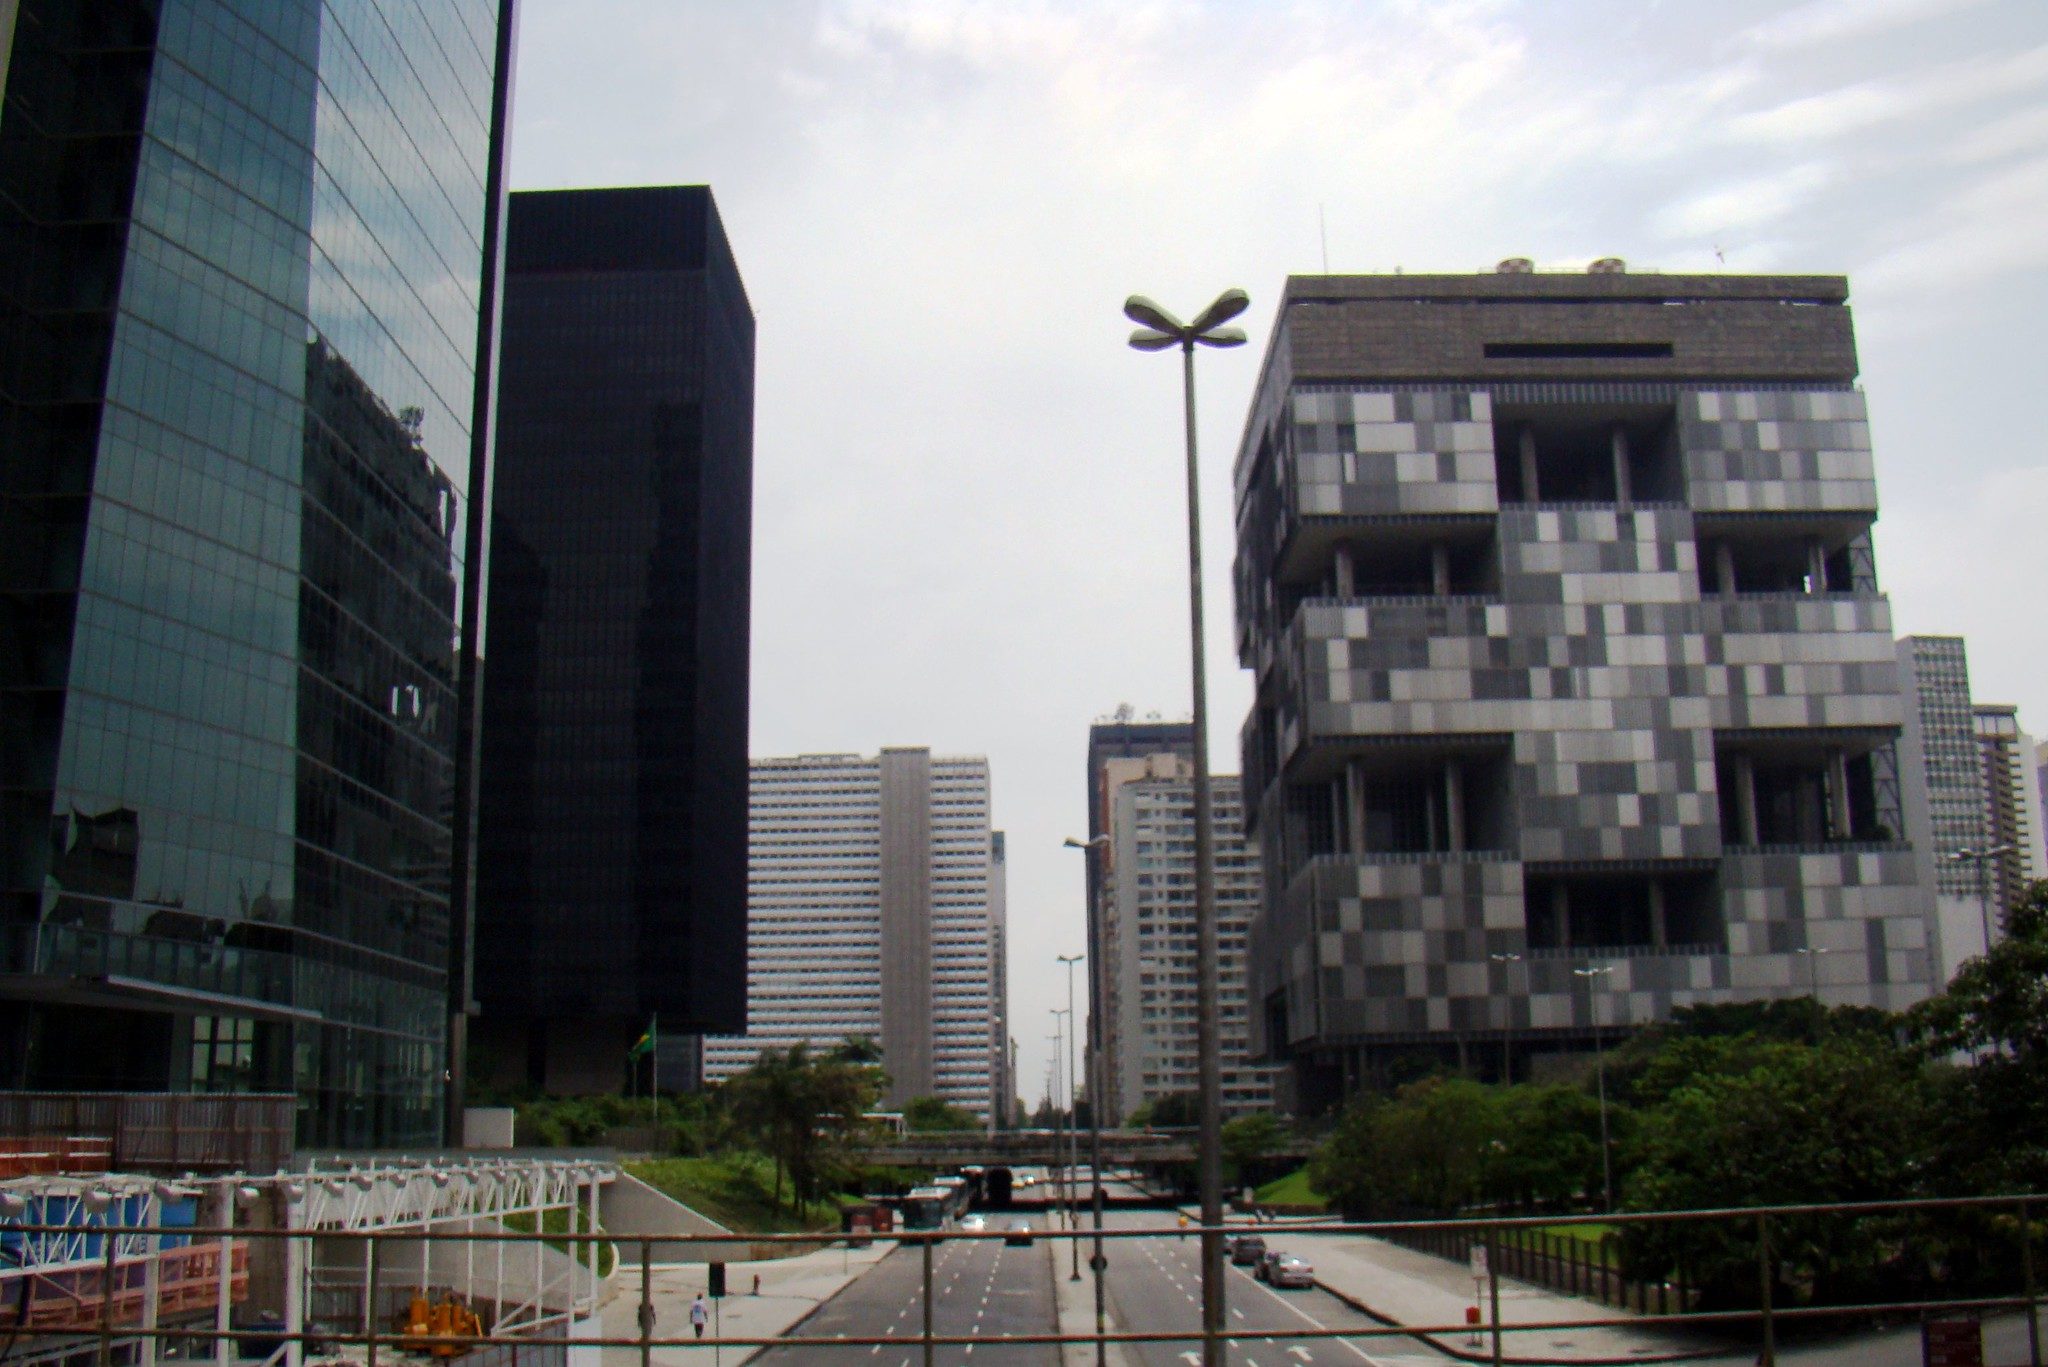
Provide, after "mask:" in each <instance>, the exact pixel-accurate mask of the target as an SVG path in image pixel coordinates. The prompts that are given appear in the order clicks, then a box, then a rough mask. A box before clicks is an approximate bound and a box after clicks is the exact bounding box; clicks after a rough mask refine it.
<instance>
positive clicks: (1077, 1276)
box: [1053, 954, 1099, 1282]
mask: <svg viewBox="0 0 2048 1367" xmlns="http://www.w3.org/2000/svg"><path fill="white" fill-rule="evenodd" d="M1053 957H1055V958H1056V959H1058V960H1059V961H1060V962H1061V963H1063V964H1065V965H1066V966H1067V1020H1068V1022H1069V1023H1070V1024H1071V1023H1072V1022H1073V1021H1074V1020H1075V1019H1076V1018H1075V1016H1074V965H1075V964H1077V963H1080V962H1081V960H1082V959H1083V958H1084V957H1086V956H1084V955H1080V954H1057V955H1054V956H1053ZM1088 1009H1089V1010H1090V1011H1094V1010H1095V1009H1096V1005H1095V1003H1094V1002H1090V1003H1089V1004H1088ZM1080 1033H1081V1032H1080V1031H1079V1030H1069V1031H1068V1032H1067V1088H1068V1092H1067V1173H1068V1180H1069V1182H1070V1183H1071V1181H1072V1176H1073V1174H1074V1173H1076V1172H1078V1171H1079V1170H1080V1167H1081V1152H1080V1140H1079V1139H1078V1138H1076V1136H1075V1133H1074V1108H1075V1107H1076V1106H1078V1105H1079V1104H1080V1102H1079V1101H1078V1100H1077V1098H1078V1096H1079V1087H1078V1086H1077V1084H1076V1079H1075V1074H1074V1036H1075V1035H1078V1034H1080ZM1098 1104H1099V1103H1098V1102H1097V1101H1096V1100H1095V1094H1094V1093H1093V1092H1090V1093H1089V1095H1088V1108H1089V1109H1090V1110H1091V1111H1092V1110H1094V1108H1095V1107H1096V1106H1097V1105H1098ZM1074 1229H1075V1220H1074V1198H1073V1193H1072V1191H1071V1190H1070V1191H1069V1192H1068V1194H1067V1231H1068V1232H1069V1233H1073V1232H1074ZM1067 1249H1068V1251H1069V1252H1070V1253H1071V1254H1072V1257H1071V1259H1070V1261H1071V1262H1072V1263H1073V1275H1072V1276H1070V1277H1068V1278H1067V1280H1068V1281H1070V1282H1078V1281H1080V1280H1081V1240H1080V1238H1079V1237H1078V1236H1077V1237H1075V1238H1072V1239H1069V1240H1067Z"/></svg>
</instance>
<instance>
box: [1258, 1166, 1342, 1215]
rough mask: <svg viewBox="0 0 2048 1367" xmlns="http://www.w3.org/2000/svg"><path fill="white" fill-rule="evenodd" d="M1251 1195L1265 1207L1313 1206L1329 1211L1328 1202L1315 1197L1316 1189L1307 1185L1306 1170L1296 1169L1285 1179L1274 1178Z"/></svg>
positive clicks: (1317, 1196)
mask: <svg viewBox="0 0 2048 1367" xmlns="http://www.w3.org/2000/svg"><path fill="white" fill-rule="evenodd" d="M1253 1195H1255V1196H1257V1197H1258V1198H1259V1200H1260V1201H1261V1202H1262V1203H1264V1204H1266V1205H1274V1206H1315V1207H1317V1208H1318V1209H1323V1210H1327V1209H1329V1202H1327V1201H1325V1200H1324V1199H1323V1198H1322V1197H1321V1196H1319V1195H1317V1194H1316V1189H1315V1188H1314V1187H1312V1186H1310V1185H1309V1184H1308V1169H1307V1168H1296V1169H1295V1170H1294V1171H1293V1172H1290V1173H1288V1174H1287V1175H1286V1176H1285V1177H1276V1178H1274V1179H1273V1180H1272V1181H1270V1182H1268V1183H1266V1185H1265V1186H1263V1187H1260V1188H1259V1189H1258V1190H1257V1191H1256V1192H1254V1193H1253Z"/></svg>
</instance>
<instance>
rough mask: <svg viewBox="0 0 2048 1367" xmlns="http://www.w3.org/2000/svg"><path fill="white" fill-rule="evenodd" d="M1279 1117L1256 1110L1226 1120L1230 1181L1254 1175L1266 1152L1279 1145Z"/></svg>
mask: <svg viewBox="0 0 2048 1367" xmlns="http://www.w3.org/2000/svg"><path fill="white" fill-rule="evenodd" d="M1281 1137H1282V1129H1281V1125H1280V1118H1279V1117H1278V1116H1276V1115H1274V1114H1273V1113H1272V1112H1270V1111H1254V1112H1253V1113H1252V1114H1250V1115H1241V1116H1236V1117H1234V1118H1232V1119H1230V1120H1226V1121H1224V1122H1223V1161H1224V1162H1225V1163H1226V1164H1228V1165H1229V1173H1230V1177H1229V1180H1230V1181H1231V1183H1232V1184H1233V1185H1234V1184H1236V1183H1240V1182H1245V1181H1249V1180H1251V1174H1252V1173H1253V1172H1254V1170H1255V1169H1256V1168H1257V1167H1258V1166H1259V1162H1260V1160H1261V1159H1263V1158H1264V1157H1265V1156H1266V1155H1267V1154H1269V1153H1271V1152H1273V1150H1274V1149H1275V1148H1277V1147H1278V1146H1279V1144H1280V1140H1281Z"/></svg>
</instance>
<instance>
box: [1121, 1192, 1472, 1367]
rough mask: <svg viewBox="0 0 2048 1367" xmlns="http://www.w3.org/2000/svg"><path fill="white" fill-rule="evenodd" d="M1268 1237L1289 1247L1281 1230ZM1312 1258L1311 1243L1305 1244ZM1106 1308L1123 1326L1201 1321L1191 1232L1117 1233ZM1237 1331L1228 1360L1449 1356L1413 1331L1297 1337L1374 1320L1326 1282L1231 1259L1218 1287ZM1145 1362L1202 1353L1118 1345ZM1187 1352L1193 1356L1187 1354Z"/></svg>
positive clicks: (1129, 1214) (1407, 1365)
mask: <svg viewBox="0 0 2048 1367" xmlns="http://www.w3.org/2000/svg"><path fill="white" fill-rule="evenodd" d="M1173 1219H1174V1216H1173V1214H1172V1213H1171V1212H1166V1211H1160V1212H1153V1211H1118V1212H1116V1213H1115V1214H1114V1215H1113V1216H1112V1218H1111V1219H1109V1220H1107V1221H1105V1222H1104V1223H1105V1224H1106V1225H1107V1226H1108V1227H1110V1228H1122V1229H1142V1228H1146V1227H1148V1226H1149V1227H1155V1228H1156V1227H1158V1226H1160V1225H1162V1224H1169V1223H1171V1222H1172V1221H1173ZM1260 1233H1262V1234H1264V1235H1265V1236H1266V1237H1267V1238H1268V1239H1269V1240H1271V1241H1272V1242H1274V1243H1277V1244H1278V1245H1279V1246H1280V1247H1283V1248H1284V1247H1286V1243H1285V1236H1284V1234H1283V1235H1281V1236H1279V1237H1278V1238H1276V1237H1275V1235H1274V1233H1273V1232H1272V1230H1271V1229H1262V1230H1261V1231H1260ZM1301 1251H1302V1252H1303V1253H1304V1254H1305V1255H1306V1256H1307V1257H1308V1258H1309V1259H1310V1260H1311V1261H1313V1260H1314V1258H1315V1251H1314V1249H1313V1248H1307V1247H1305V1248H1303V1249H1302V1250H1301ZM1108 1257H1109V1260H1110V1265H1109V1277H1108V1285H1109V1310H1110V1314H1111V1316H1112V1317H1113V1318H1114V1319H1115V1321H1116V1326H1117V1328H1118V1329H1119V1330H1121V1331H1123V1332H1128V1333H1158V1332H1164V1331H1168V1330H1188V1331H1194V1330H1196V1329H1199V1328H1200V1326H1201V1313H1202V1312H1201V1304H1202V1271H1201V1244H1200V1242H1199V1241H1198V1240H1197V1239H1196V1238H1195V1237H1194V1236H1193V1235H1189V1236H1187V1237H1186V1238H1182V1237H1180V1236H1178V1235H1166V1236H1163V1237H1157V1238H1145V1239H1115V1240H1112V1241H1110V1244H1109V1248H1108ZM1224 1304H1225V1306H1226V1307H1227V1310H1228V1314H1227V1318H1228V1320H1229V1323H1230V1328H1231V1331H1232V1332H1233V1333H1236V1334H1242V1335H1245V1337H1244V1338H1240V1339H1237V1340H1235V1341H1233V1342H1232V1343H1231V1345H1230V1348H1229V1352H1228V1355H1227V1361H1229V1362H1230V1363H1232V1364H1233V1367H1301V1365H1302V1364H1310V1367H1315V1365H1316V1364H1321V1365H1322V1367H1331V1365H1332V1364H1348V1367H1370V1365H1371V1364H1385V1365H1386V1367H1422V1365H1423V1364H1431V1365H1432V1367H1434V1365H1435V1364H1442V1363H1446V1362H1448V1361H1450V1359H1448V1358H1446V1357H1444V1356H1443V1355H1441V1354H1438V1353H1434V1352H1431V1351H1430V1350H1428V1349H1427V1348H1424V1347H1423V1346H1422V1345H1420V1344H1418V1343H1416V1342H1415V1341H1414V1340H1413V1339H1401V1338H1377V1339H1372V1338H1366V1339H1356V1340H1353V1339H1330V1338H1301V1337H1299V1334H1300V1332H1301V1331H1302V1330H1304V1329H1353V1328H1359V1329H1363V1328H1371V1327H1373V1322H1372V1321H1371V1320H1369V1319H1367V1318H1366V1317H1365V1316H1364V1315H1361V1314H1359V1313H1358V1312H1357V1311H1355V1310H1353V1309H1352V1308H1351V1307H1349V1306H1347V1305H1345V1304H1344V1303H1343V1302H1342V1301H1340V1300H1338V1299H1336V1298H1335V1297H1334V1296H1331V1295H1330V1294H1328V1293H1327V1292H1324V1291H1313V1290H1299V1291H1276V1290H1273V1289H1272V1288H1270V1287H1268V1286H1266V1285H1265V1283H1263V1282H1261V1281H1259V1280H1257V1279H1256V1278H1254V1277H1252V1276H1251V1275H1250V1273H1249V1272H1248V1271H1247V1270H1246V1269H1243V1268H1237V1267H1232V1268H1230V1269H1229V1274H1228V1280H1227V1289H1226V1291H1225V1293H1224ZM1124 1348H1125V1351H1126V1352H1127V1353H1128V1354H1130V1356H1131V1358H1132V1360H1133V1361H1135V1362H1138V1363H1141V1364H1143V1365H1144V1367H1185V1365H1186V1364H1187V1363H1188V1362H1190V1361H1191V1360H1199V1357H1200V1346H1199V1345H1198V1344H1196V1343H1193V1342H1183V1343H1133V1344H1126V1345H1124ZM1190 1355H1192V1357H1191V1356H1190Z"/></svg>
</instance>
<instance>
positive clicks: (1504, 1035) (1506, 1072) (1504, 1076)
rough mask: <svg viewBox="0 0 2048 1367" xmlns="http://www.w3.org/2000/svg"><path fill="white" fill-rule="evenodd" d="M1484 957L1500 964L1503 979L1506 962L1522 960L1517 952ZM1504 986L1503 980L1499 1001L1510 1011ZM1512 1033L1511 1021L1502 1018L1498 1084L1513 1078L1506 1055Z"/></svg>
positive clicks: (1513, 1074) (1505, 971)
mask: <svg viewBox="0 0 2048 1367" xmlns="http://www.w3.org/2000/svg"><path fill="white" fill-rule="evenodd" d="M1486 957H1487V958H1488V959H1490V960H1491V961H1493V962H1494V963H1497V964H1500V965H1501V966H1502V967H1501V976H1502V978H1503V979H1505V978H1506V976H1507V967H1506V966H1507V965H1508V964H1518V963H1520V962H1522V956H1521V955H1519V954H1489V955H1487V956H1486ZM1505 986H1506V985H1505V982H1503V990H1502V992H1501V1002H1502V1005H1503V1006H1505V1007H1507V1010H1508V1011H1512V1010H1513V1006H1512V1002H1513V998H1511V997H1509V996H1508V994H1507V991H1506V990H1505ZM1506 1014H1507V1012H1503V1016H1504V1017H1505V1016H1506ZM1512 1033H1513V1030H1512V1023H1511V1021H1509V1020H1508V1019H1503V1020H1502V1021H1501V1024H1500V1085H1501V1086H1503V1087H1507V1086H1511V1085H1512V1084H1513V1083H1514V1080H1515V1070H1514V1065H1513V1062H1512V1060H1511V1059H1510V1058H1509V1055H1508V1037H1509V1036H1510V1035H1511V1034H1512Z"/></svg>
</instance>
